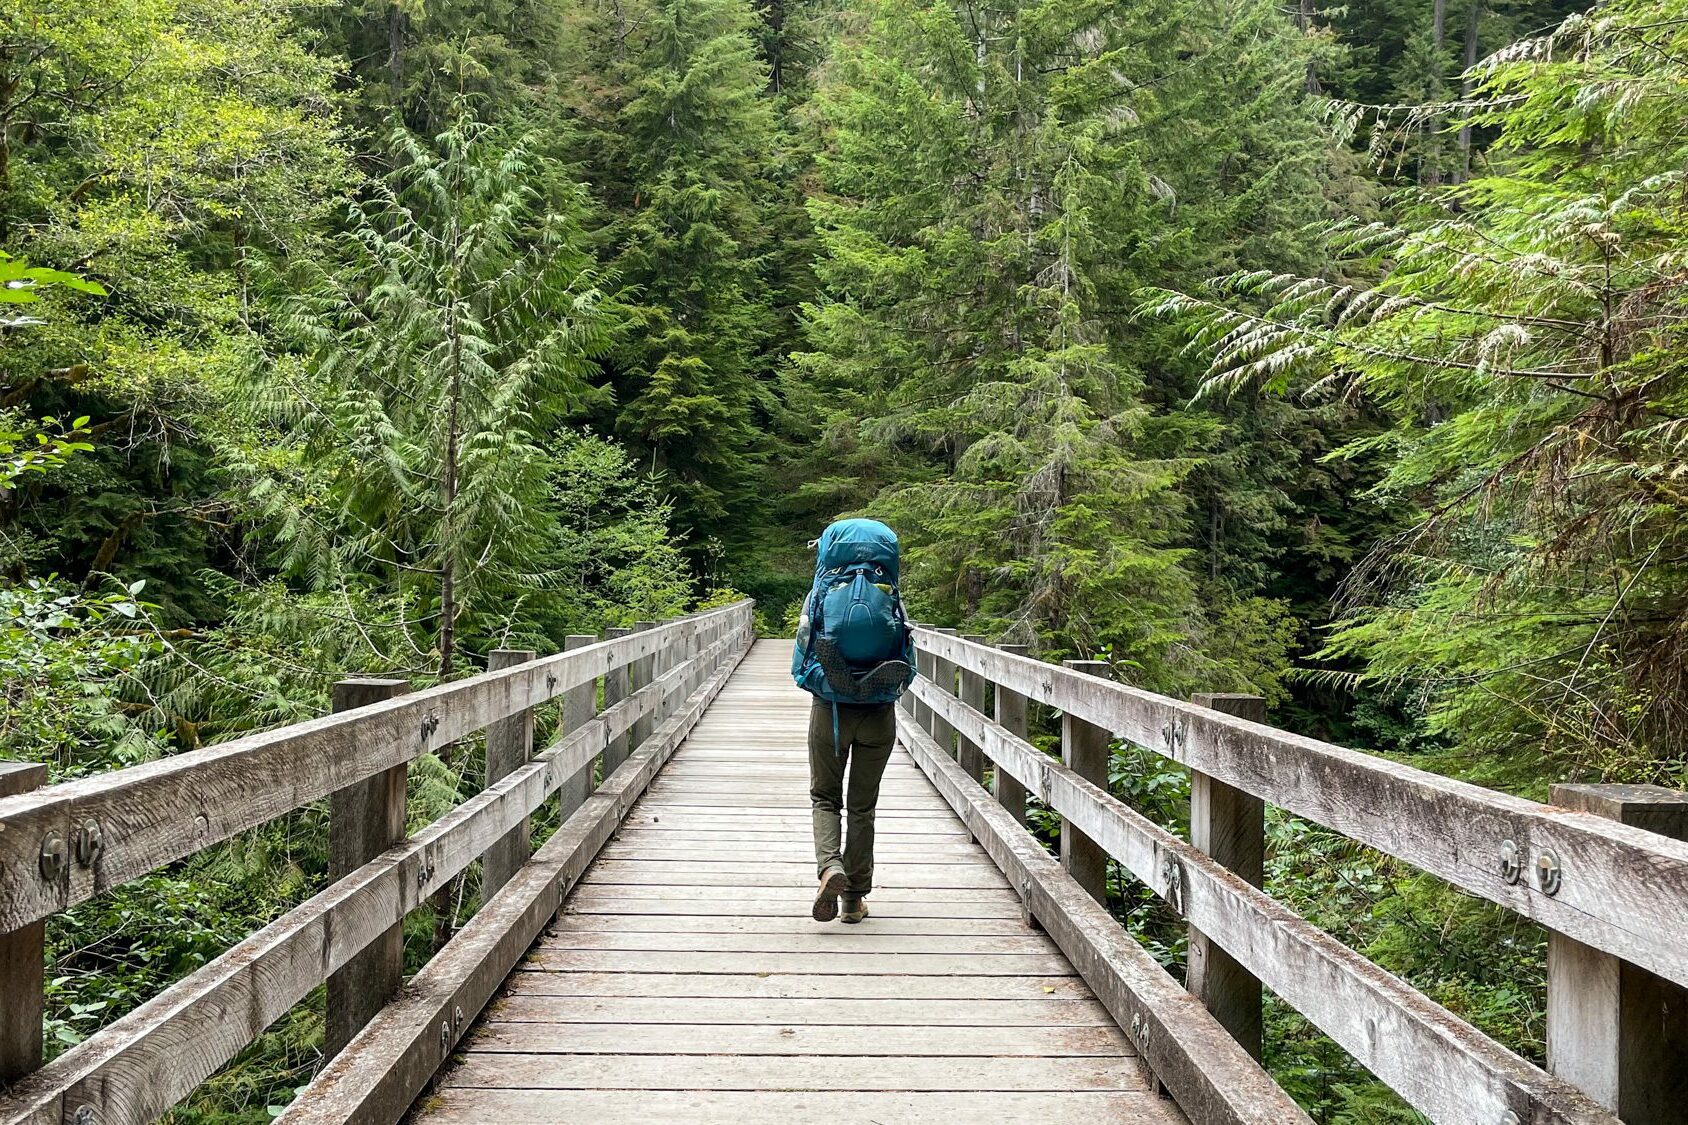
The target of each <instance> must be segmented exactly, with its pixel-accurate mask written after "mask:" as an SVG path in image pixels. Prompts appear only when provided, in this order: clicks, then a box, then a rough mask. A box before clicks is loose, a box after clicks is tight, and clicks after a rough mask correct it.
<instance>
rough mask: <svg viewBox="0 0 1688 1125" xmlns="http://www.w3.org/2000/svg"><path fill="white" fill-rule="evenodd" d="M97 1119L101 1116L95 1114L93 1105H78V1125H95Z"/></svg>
mask: <svg viewBox="0 0 1688 1125" xmlns="http://www.w3.org/2000/svg"><path fill="white" fill-rule="evenodd" d="M97 1120H99V1118H98V1117H96V1116H95V1114H94V1107H93V1106H91V1105H84V1106H78V1107H77V1109H76V1125H94V1122H95V1121H97Z"/></svg>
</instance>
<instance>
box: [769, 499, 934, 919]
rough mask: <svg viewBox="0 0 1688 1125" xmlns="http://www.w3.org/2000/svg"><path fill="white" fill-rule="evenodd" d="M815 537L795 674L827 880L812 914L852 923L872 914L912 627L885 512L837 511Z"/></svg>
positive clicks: (820, 870)
mask: <svg viewBox="0 0 1688 1125" xmlns="http://www.w3.org/2000/svg"><path fill="white" fill-rule="evenodd" d="M812 546H815V547H816V548H817V550H816V554H815V581H814V584H813V585H812V586H811V587H810V588H809V596H808V598H807V600H805V601H804V603H803V613H802V616H801V617H800V618H799V620H798V623H797V643H796V646H795V648H794V650H793V652H792V657H791V676H792V679H794V680H796V681H797V686H798V687H800V688H802V689H803V690H804V691H807V692H809V693H810V694H811V695H813V696H814V697H815V702H814V705H813V707H811V708H810V710H809V804H810V807H811V810H812V815H813V818H814V831H815V866H816V869H817V874H818V877H819V879H820V886H819V887H818V888H817V889H816V891H815V904H814V909H813V910H812V911H811V912H810V913H811V915H812V916H813V917H814V919H815V921H817V922H830V921H832V920H833V919H834V918H840V919H842V920H843V921H845V922H852V923H854V922H860V921H861V920H862V919H863V918H866V917H867V903H866V902H865V901H863V900H864V899H865V898H866V896H867V893H868V892H869V891H870V890H872V889H873V818H874V810H875V806H877V805H878V803H879V780H880V778H881V777H883V776H884V774H885V764H886V762H888V761H890V759H891V747H892V745H893V743H894V742H895V741H896V736H897V717H896V704H897V698H898V697H899V696H901V695H902V693H903V691H904V690H905V689H906V688H907V687H908V685H909V684H910V683H911V682H913V680H914V632H913V630H911V629H910V628H909V625H908V618H907V616H906V615H905V614H904V613H903V601H902V597H901V595H900V594H899V593H898V590H897V583H898V576H899V569H900V564H899V559H898V552H897V534H896V532H894V531H892V530H891V529H890V528H889V527H886V526H885V525H884V524H882V523H880V522H878V521H877V520H863V519H852V520H839V521H838V522H836V523H834V524H832V525H831V526H829V527H828V528H827V529H826V531H824V532H823V533H822V534H821V537H820V538H819V539H818V540H816V541H815V543H814V544H812ZM846 775H847V777H846ZM846 780H848V787H847V788H846ZM846 791H847V792H848V796H846ZM841 811H842V812H843V813H844V814H845V815H844V817H843V820H844V823H843V824H842V825H840V823H839V821H840V812H841ZM841 828H842V829H843V830H844V831H843V834H842V835H841V834H840V829H841Z"/></svg>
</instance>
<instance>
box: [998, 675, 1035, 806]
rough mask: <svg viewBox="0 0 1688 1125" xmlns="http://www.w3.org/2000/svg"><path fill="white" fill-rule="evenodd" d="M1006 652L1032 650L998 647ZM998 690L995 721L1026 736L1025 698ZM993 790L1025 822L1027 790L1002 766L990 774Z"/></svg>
mask: <svg viewBox="0 0 1688 1125" xmlns="http://www.w3.org/2000/svg"><path fill="white" fill-rule="evenodd" d="M996 647H997V648H999V649H1001V650H1002V651H1003V652H1007V653H1012V654H1013V655H1015V656H1024V655H1026V653H1027V652H1029V651H1030V646H1028V645H997V646H996ZM993 686H994V687H995V688H996V722H997V725H998V726H1000V727H1001V728H1002V729H1003V730H1006V731H1007V732H1008V733H1009V734H1012V735H1014V736H1016V737H1018V738H1025V737H1026V697H1025V696H1023V695H1021V694H1020V693H1019V692H1017V691H1014V690H1013V689H1012V688H1005V687H1003V686H1002V685H1001V684H995V685H993ZM991 782H992V788H993V789H995V790H996V801H997V804H999V805H1001V806H1002V807H1003V808H1005V809H1007V810H1008V815H1010V816H1012V817H1013V818H1014V819H1015V820H1016V821H1017V822H1019V823H1020V824H1021V825H1024V824H1025V823H1026V787H1025V786H1024V785H1021V784H1020V782H1019V780H1018V779H1017V778H1015V777H1014V776H1013V775H1012V774H1010V773H1009V772H1008V771H1007V770H1005V769H1003V768H1002V766H1001V765H1000V764H999V765H997V766H996V768H995V770H994V771H993V772H992V774H991Z"/></svg>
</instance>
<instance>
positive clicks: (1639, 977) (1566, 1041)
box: [1547, 785, 1688, 1125]
mask: <svg viewBox="0 0 1688 1125" xmlns="http://www.w3.org/2000/svg"><path fill="white" fill-rule="evenodd" d="M1551 800H1552V801H1553V803H1554V804H1555V805H1558V806H1561V807H1564V808H1571V809H1576V810H1578V811H1581V812H1586V813H1590V814H1591V815H1594V816H1600V817H1605V818H1607V819H1610V820H1615V821H1618V822H1620V823H1623V824H1629V825H1632V826H1634V827H1637V828H1645V829H1646V830H1647V831H1649V832H1657V833H1659V834H1660V835H1668V836H1672V837H1674V838H1677V839H1681V838H1684V837H1688V793H1683V792H1681V791H1679V790H1675V789H1665V788H1662V787H1660V786H1657V785H1555V786H1554V787H1553V791H1552V794H1551ZM1567 877H1569V878H1575V877H1576V875H1575V873H1574V872H1572V873H1568V875H1567ZM1547 1060H1548V1068H1549V1069H1550V1070H1552V1071H1553V1073H1555V1074H1557V1075H1559V1076H1560V1077H1561V1078H1564V1079H1566V1080H1568V1081H1571V1082H1574V1083H1576V1084H1577V1085H1578V1086H1580V1087H1582V1088H1583V1089H1584V1090H1586V1091H1587V1092H1588V1093H1589V1094H1590V1095H1591V1096H1593V1097H1594V1099H1595V1100H1596V1101H1598V1102H1599V1103H1600V1104H1601V1105H1603V1106H1606V1107H1607V1108H1609V1109H1611V1110H1613V1111H1615V1112H1616V1113H1617V1115H1618V1116H1619V1117H1621V1118H1623V1119H1624V1121H1625V1122H1627V1123H1628V1125H1674V1123H1677V1122H1680V1121H1682V1120H1683V1118H1684V1115H1685V1114H1688V989H1684V988H1683V987H1682V986H1681V985H1679V984H1677V983H1676V982H1674V981H1668V980H1665V979H1663V978H1662V977H1659V976H1657V975H1655V974H1653V973H1650V972H1648V971H1647V970H1645V969H1643V968H1640V967H1638V966H1636V965H1631V964H1629V963H1627V962H1625V961H1622V960H1620V959H1618V958H1617V957H1614V956H1612V955H1611V954H1609V953H1603V952H1601V951H1600V950H1598V949H1595V948H1593V947H1591V946H1587V945H1584V944H1583V943H1582V942H1580V941H1577V940H1576V939H1574V938H1569V937H1566V936H1565V935H1564V934H1554V933H1550V934H1549V935H1548V946H1547Z"/></svg>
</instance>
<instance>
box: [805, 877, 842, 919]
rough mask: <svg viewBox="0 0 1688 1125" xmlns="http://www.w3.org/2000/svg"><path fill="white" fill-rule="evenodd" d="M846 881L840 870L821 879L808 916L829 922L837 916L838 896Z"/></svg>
mask: <svg viewBox="0 0 1688 1125" xmlns="http://www.w3.org/2000/svg"><path fill="white" fill-rule="evenodd" d="M848 882H849V880H848V879H847V878H845V876H844V872H842V871H834V872H832V874H830V875H828V876H827V877H826V878H825V879H823V880H821V885H820V887H819V889H817V890H816V891H815V907H814V909H813V910H811V911H810V912H809V916H810V917H812V918H813V919H814V920H815V921H817V922H830V921H832V920H833V919H834V918H836V917H838V896H839V895H841V894H843V893H844V886H845V884H846V883H848Z"/></svg>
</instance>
